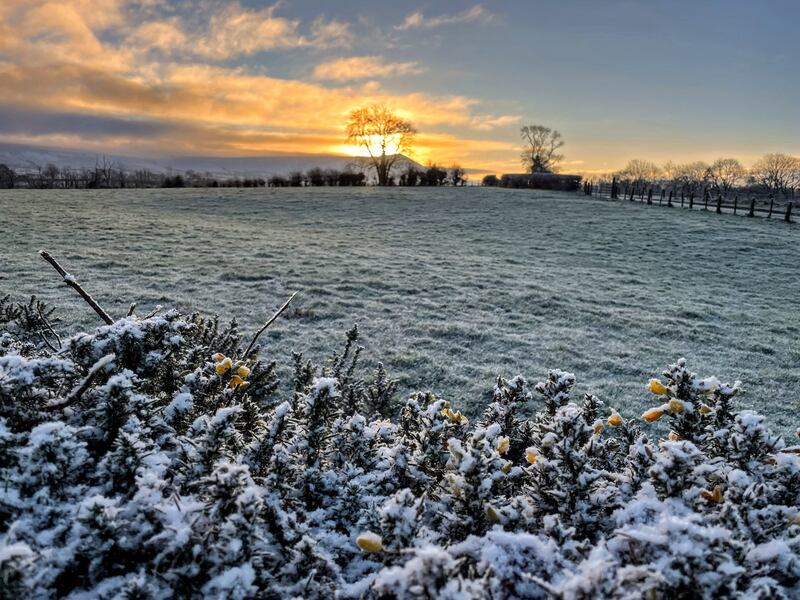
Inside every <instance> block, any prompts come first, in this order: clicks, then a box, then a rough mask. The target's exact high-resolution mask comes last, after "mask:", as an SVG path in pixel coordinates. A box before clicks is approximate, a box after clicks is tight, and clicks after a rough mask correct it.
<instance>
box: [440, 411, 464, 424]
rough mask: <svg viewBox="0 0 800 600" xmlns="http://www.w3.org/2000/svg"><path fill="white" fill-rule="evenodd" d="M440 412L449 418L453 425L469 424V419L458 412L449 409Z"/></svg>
mask: <svg viewBox="0 0 800 600" xmlns="http://www.w3.org/2000/svg"><path fill="white" fill-rule="evenodd" d="M440 412H441V414H442V415H444V416H445V417H447V418H448V419H449V420H450V422H451V423H457V424H459V425H466V424H467V422H468V419H467V417H465V416H464V415H462V414H461V413H460V412H459V411H457V410H450V409H449V408H443V409H442V410H441V411H440Z"/></svg>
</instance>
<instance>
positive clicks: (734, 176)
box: [707, 158, 745, 194]
mask: <svg viewBox="0 0 800 600" xmlns="http://www.w3.org/2000/svg"><path fill="white" fill-rule="evenodd" d="M707 174H708V180H709V181H710V182H711V185H713V186H714V188H715V189H716V190H717V191H718V192H719V193H720V194H726V193H728V192H729V191H730V190H731V188H733V187H734V186H736V184H737V183H739V182H740V181H741V180H742V179H743V178H744V176H745V170H744V167H743V166H742V164H741V163H740V162H739V161H738V160H736V159H735V158H718V159H717V160H715V161H714V162H713V163H712V164H711V166H710V167H709V168H708V171H707Z"/></svg>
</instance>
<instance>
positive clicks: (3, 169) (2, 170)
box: [0, 165, 17, 189]
mask: <svg viewBox="0 0 800 600" xmlns="http://www.w3.org/2000/svg"><path fill="white" fill-rule="evenodd" d="M16 178H17V174H16V173H14V170H13V169H11V168H10V167H8V166H6V165H0V189H12V188H13V187H14V182H15V180H16Z"/></svg>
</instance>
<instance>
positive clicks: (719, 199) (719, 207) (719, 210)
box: [717, 194, 722, 215]
mask: <svg viewBox="0 0 800 600" xmlns="http://www.w3.org/2000/svg"><path fill="white" fill-rule="evenodd" d="M717 214H718V215H719V214H722V194H720V195H719V196H717Z"/></svg>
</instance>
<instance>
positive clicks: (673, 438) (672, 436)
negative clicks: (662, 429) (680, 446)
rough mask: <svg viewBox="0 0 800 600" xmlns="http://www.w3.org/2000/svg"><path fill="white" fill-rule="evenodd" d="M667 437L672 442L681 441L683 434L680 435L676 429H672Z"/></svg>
mask: <svg viewBox="0 0 800 600" xmlns="http://www.w3.org/2000/svg"><path fill="white" fill-rule="evenodd" d="M667 439H668V440H669V441H670V442H679V441H680V440H681V436H679V435H678V434H677V433H675V432H674V431H670V432H669V435H667Z"/></svg>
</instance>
